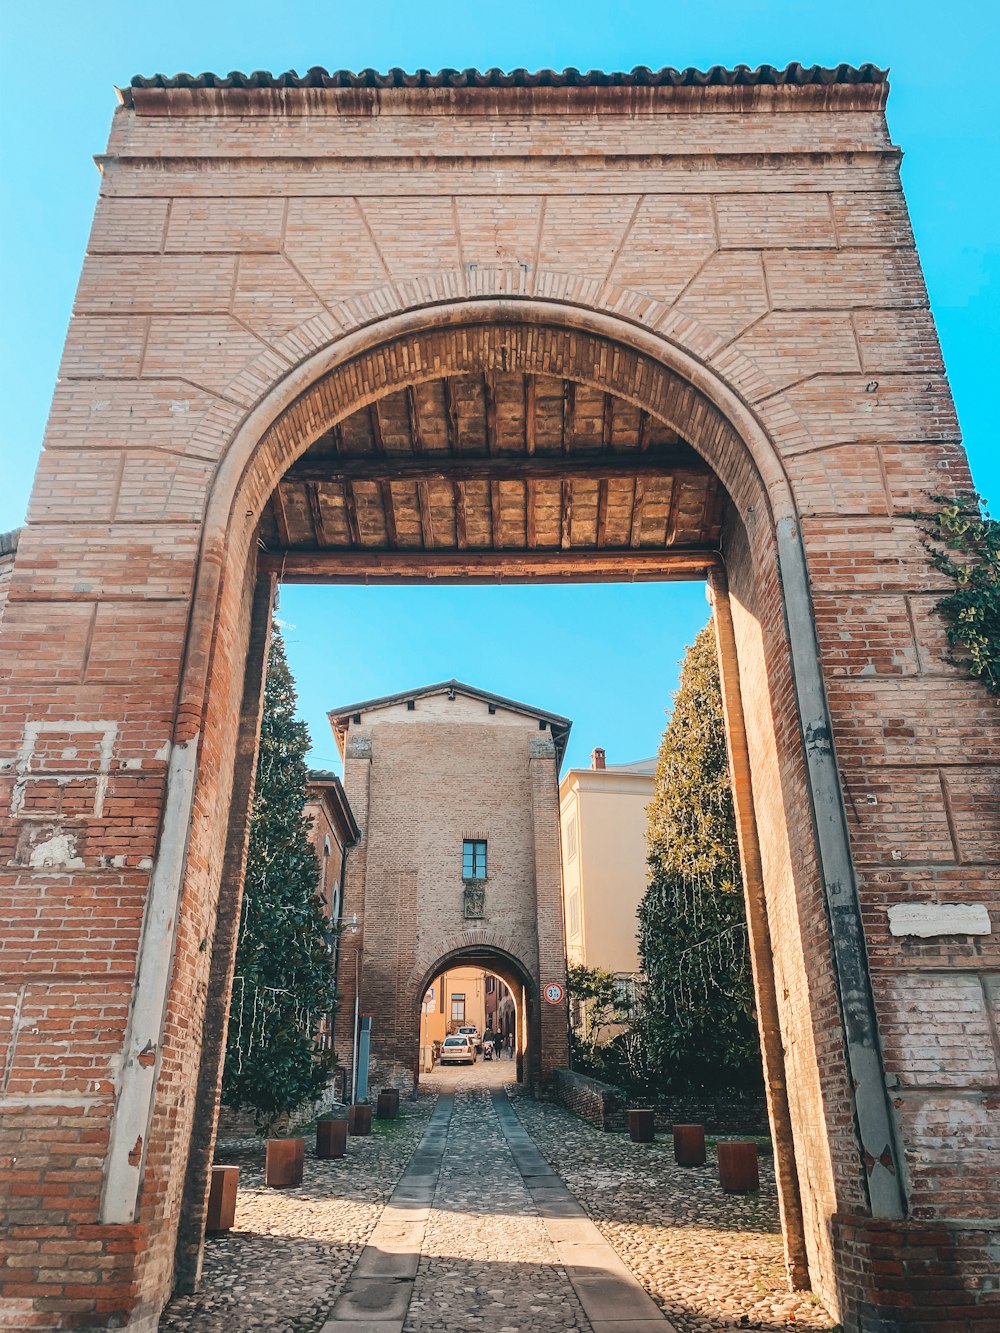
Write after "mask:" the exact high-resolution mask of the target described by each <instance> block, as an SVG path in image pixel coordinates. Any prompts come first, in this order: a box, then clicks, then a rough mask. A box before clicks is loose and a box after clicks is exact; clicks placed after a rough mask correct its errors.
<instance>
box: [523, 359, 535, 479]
mask: <svg viewBox="0 0 1000 1333" xmlns="http://www.w3.org/2000/svg"><path fill="white" fill-rule="evenodd" d="M524 452H525V453H526V454H527V455H528V457H529V458H530V457H531V455H532V454H533V453H534V452H535V377H534V375H525V377H524Z"/></svg>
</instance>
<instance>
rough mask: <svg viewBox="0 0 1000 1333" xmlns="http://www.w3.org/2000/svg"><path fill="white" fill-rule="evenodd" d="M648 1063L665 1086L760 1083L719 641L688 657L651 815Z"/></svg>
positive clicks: (696, 646)
mask: <svg viewBox="0 0 1000 1333" xmlns="http://www.w3.org/2000/svg"><path fill="white" fill-rule="evenodd" d="M648 816H649V826H648V833H647V838H648V845H649V885H648V887H647V890H646V894H645V896H644V898H643V900H642V902H641V904H640V907H639V953H640V957H641V959H642V966H643V971H644V973H645V977H646V983H645V987H644V998H643V1005H642V1011H641V1025H642V1029H643V1035H644V1038H645V1046H646V1060H647V1062H648V1064H649V1065H650V1066H651V1068H652V1069H653V1070H655V1071H656V1075H657V1082H659V1083H660V1084H661V1085H662V1086H664V1087H669V1088H681V1087H687V1088H691V1087H698V1088H738V1087H747V1088H749V1087H757V1086H759V1085H760V1080H761V1065H760V1056H759V1053H758V1043H757V1030H756V1025H755V1023H754V1018H753V985H752V979H751V974H750V962H749V956H748V951H747V936H746V917H745V913H744V906H743V884H742V877H741V874H740V865H739V853H738V846H737V841H736V819H735V814H734V811H733V799H732V790H731V787H730V780H729V763H728V759H727V755H726V736H725V728H724V723H723V714H722V694H721V689H720V685H719V668H718V662H717V660H716V654H715V634H714V630H713V627H712V624H711V623H709V624H708V625H706V626H705V628H704V629H703V630H702V631H701V632H700V633H699V635H698V636H697V638H696V639H695V641H694V643H693V644H692V646H691V647H690V648H689V649H688V651H687V655H686V657H685V659H684V663H683V666H682V668H681V677H680V687H679V689H678V691H677V694H676V696H675V698H674V708H673V713H672V716H671V718H670V722H669V724H668V726H667V729H666V731H665V732H664V736H663V742H662V744H661V746H660V753H659V761H658V764H657V769H656V777H655V781H654V788H653V800H652V802H651V803H650V806H649V809H648Z"/></svg>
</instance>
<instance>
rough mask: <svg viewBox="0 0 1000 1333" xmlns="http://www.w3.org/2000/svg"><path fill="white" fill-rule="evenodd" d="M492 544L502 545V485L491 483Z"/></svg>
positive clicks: (496, 482) (495, 482)
mask: <svg viewBox="0 0 1000 1333" xmlns="http://www.w3.org/2000/svg"><path fill="white" fill-rule="evenodd" d="M490 543H491V545H493V546H499V545H500V483H499V482H498V481H491V482H490Z"/></svg>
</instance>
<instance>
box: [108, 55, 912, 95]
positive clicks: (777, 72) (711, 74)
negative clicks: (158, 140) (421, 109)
mask: <svg viewBox="0 0 1000 1333" xmlns="http://www.w3.org/2000/svg"><path fill="white" fill-rule="evenodd" d="M886 78H887V71H886V70H884V69H879V68H878V66H877V65H870V64H866V65H857V66H855V65H836V66H834V67H833V68H826V67H825V66H823V65H800V64H791V65H786V66H785V68H784V69H777V68H776V67H775V66H774V65H759V66H758V67H757V68H756V69H751V68H750V66H749V65H736V66H734V67H733V68H732V69H727V68H726V67H725V66H723V65H713V66H712V67H711V69H707V70H700V69H693V68H688V69H672V68H670V67H669V66H668V67H665V68H663V69H657V70H654V69H649V68H648V66H646V65H637V66H636V67H635V68H634V69H632V70H628V71H618V72H615V71H609V72H605V71H604V70H597V69H590V70H578V69H572V68H570V69H564V70H554V69H540V70H536V71H535V72H534V73H532V72H531V71H530V70H527V69H513V70H509V71H505V70H502V69H487V70H478V69H462V70H459V69H440V70H438V72H437V73H436V74H434V73H432V72H431V71H430V70H427V69H418V70H414V71H413V72H412V73H408V72H407V71H406V70H402V69H390V70H388V71H387V72H385V73H380V72H379V71H378V70H374V69H363V70H359V71H358V73H356V74H355V73H353V72H352V71H351V70H347V69H338V70H332V71H331V70H326V69H323V67H322V66H320V65H316V66H314V67H313V68H312V69H309V70H307V71H306V73H305V74H297V73H296V72H295V70H288V71H286V72H285V73H284V74H271V73H270V72H269V71H268V70H255V71H254V72H253V73H252V74H241V73H240V72H239V71H233V72H232V73H230V74H227V75H219V74H208V73H206V74H173V75H166V74H152V75H150V76H149V77H144V76H142V75H139V74H137V75H136V76H135V77H134V78H133V79H132V80H131V84H130V89H131V88H136V89H143V88H164V89H171V88H184V89H193V88H241V89H252V88H633V87H640V88H656V87H666V88H708V87H720V86H721V87H752V86H759V85H765V84H769V85H774V86H779V85H782V84H789V85H793V86H799V87H804V86H807V85H810V84H824V85H825V84H833V83H846V84H878V83H885V82H886ZM130 89H126V90H124V92H123V94H122V96H123V100H124V102H125V104H126V105H131V103H132V99H131V91H130Z"/></svg>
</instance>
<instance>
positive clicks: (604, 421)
mask: <svg viewBox="0 0 1000 1333" xmlns="http://www.w3.org/2000/svg"><path fill="white" fill-rule="evenodd" d="M614 432H615V400H614V398H612V396H611V394H609V393H606V394H605V395H604V413H603V415H602V417H601V444H602V446H603V448H604V452H605V453H606V454H609V453H610V452H611V450H612V447H613V445H612V441H613V440H614Z"/></svg>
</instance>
